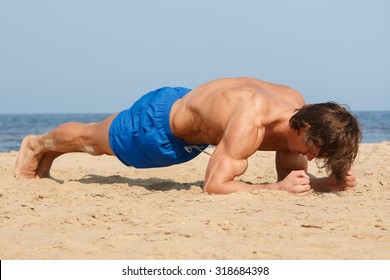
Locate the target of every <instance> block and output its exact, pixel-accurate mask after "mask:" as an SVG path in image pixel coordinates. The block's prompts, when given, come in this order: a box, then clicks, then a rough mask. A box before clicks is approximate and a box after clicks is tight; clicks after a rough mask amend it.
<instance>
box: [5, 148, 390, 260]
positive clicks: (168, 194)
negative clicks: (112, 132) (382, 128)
mask: <svg viewBox="0 0 390 280" xmlns="http://www.w3.org/2000/svg"><path fill="white" fill-rule="evenodd" d="M211 152H212V151H211ZM16 155H17V153H16V152H10V153H2V154H0V171H1V172H0V173H1V174H0V205H1V206H0V236H1V239H0V259H3V260H4V259H94V260H95V259H115V260H117V259H157V260H158V259H243V260H247V259H365V260H366V259H390V249H389V248H390V168H389V162H390V143H378V144H362V145H361V149H360V153H359V156H358V159H357V162H356V164H355V166H354V172H355V174H356V175H357V176H358V179H359V186H358V187H357V188H356V190H355V191H349V192H343V193H312V194H309V195H308V196H305V197H298V196H294V195H291V194H289V193H287V192H284V191H268V190H264V191H253V192H250V193H235V194H230V195H206V194H204V193H202V188H201V186H202V183H203V178H204V177H203V176H204V172H205V170H206V166H207V162H208V159H209V157H208V156H207V155H205V154H202V155H200V156H199V157H198V158H196V159H195V160H193V161H191V162H189V163H185V164H182V165H178V166H173V167H168V168H161V169H145V170H140V169H139V170H137V169H134V168H129V167H125V166H123V165H122V164H121V163H120V162H119V161H118V160H117V159H116V158H114V157H107V156H102V157H92V156H89V155H85V154H69V155H64V156H62V157H60V158H59V159H58V160H57V161H56V162H55V163H54V165H53V168H52V176H53V178H54V179H55V180H52V179H43V180H21V181H17V180H15V179H14V177H13V165H14V163H15V159H16ZM249 164H250V166H249V169H248V171H247V172H246V174H245V175H244V176H241V179H242V180H244V181H249V182H252V183H264V182H274V181H275V178H276V173H275V167H274V153H273V152H259V153H256V154H255V155H254V156H253V157H252V158H251V159H250V163H249ZM310 164H311V165H310V171H311V173H313V174H316V175H321V173H320V171H321V170H318V168H317V167H316V165H315V163H314V162H311V163H310ZM322 175H324V174H323V173H322Z"/></svg>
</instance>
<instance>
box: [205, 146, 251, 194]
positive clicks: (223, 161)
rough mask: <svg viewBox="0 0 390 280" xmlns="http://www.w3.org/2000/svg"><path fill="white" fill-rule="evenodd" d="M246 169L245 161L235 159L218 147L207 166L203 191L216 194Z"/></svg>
mask: <svg viewBox="0 0 390 280" xmlns="http://www.w3.org/2000/svg"><path fill="white" fill-rule="evenodd" d="M247 168H248V161H247V159H235V158H233V157H231V156H229V154H228V153H226V151H225V150H224V149H223V147H221V146H218V147H217V148H216V150H215V151H214V153H213V155H212V157H211V158H210V161H209V164H208V166H207V170H206V177H205V184H204V188H205V189H204V191H205V192H213V193H218V192H219V191H217V190H218V189H219V188H223V185H224V183H227V182H231V181H234V180H235V178H236V177H237V176H240V175H242V174H243V173H244V172H245V171H246V169H247Z"/></svg>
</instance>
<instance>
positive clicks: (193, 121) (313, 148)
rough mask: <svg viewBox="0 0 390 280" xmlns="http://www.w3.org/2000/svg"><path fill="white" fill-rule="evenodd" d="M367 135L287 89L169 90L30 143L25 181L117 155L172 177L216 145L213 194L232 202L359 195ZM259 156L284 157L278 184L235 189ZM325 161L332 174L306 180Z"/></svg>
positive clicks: (210, 171)
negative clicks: (270, 192) (64, 159)
mask: <svg viewBox="0 0 390 280" xmlns="http://www.w3.org/2000/svg"><path fill="white" fill-rule="evenodd" d="M360 140H361V132H360V128H359V124H358V122H357V120H356V118H355V117H354V116H352V115H351V113H350V112H349V111H348V110H347V109H345V108H344V107H342V106H340V105H338V104H336V103H333V102H328V103H321V104H313V105H305V102H304V99H303V97H302V95H301V94H300V93H299V92H297V91H295V90H293V89H291V88H289V87H287V86H283V85H275V84H272V83H268V82H264V81H260V80H256V79H252V78H226V79H218V80H215V81H211V82H209V83H206V84H203V85H201V86H200V87H198V88H196V89H194V90H189V89H186V88H168V87H166V88H162V89H158V90H155V91H152V92H150V93H148V94H146V95H145V96H143V97H142V98H141V99H140V100H138V101H137V102H136V103H135V104H134V105H133V106H132V107H131V108H130V109H128V110H125V111H123V112H121V113H119V114H116V115H113V116H111V117H109V118H107V119H106V120H104V121H102V122H100V123H90V124H82V123H66V124H63V125H61V126H59V127H58V128H56V129H54V130H52V131H50V132H49V133H46V134H44V135H39V136H33V135H30V136H27V137H25V139H24V140H23V142H22V144H21V148H20V152H19V155H18V158H17V161H16V166H15V176H16V178H36V177H38V178H43V177H48V176H49V172H50V168H51V165H52V163H53V161H54V159H55V158H57V157H58V156H60V155H62V154H64V153H69V152H86V153H89V154H91V155H102V154H107V155H115V156H116V157H117V158H118V159H119V160H120V161H122V162H123V163H124V164H126V165H128V166H133V167H136V168H152V167H163V166H169V165H173V164H179V163H182V162H186V161H188V160H191V159H192V158H194V157H196V156H197V155H198V154H199V153H200V152H201V151H202V150H203V149H205V148H206V147H207V145H208V144H212V145H216V148H215V150H214V152H213V154H212V156H211V158H210V161H209V163H208V166H207V170H206V175H205V182H204V191H205V192H207V193H216V194H227V193H232V192H236V191H248V190H254V189H278V190H286V191H289V192H291V193H296V194H305V193H307V192H308V191H309V190H310V189H314V190H317V191H340V190H345V189H346V188H353V187H355V186H356V178H355V176H354V175H353V174H352V173H351V172H350V168H351V166H352V163H353V162H354V160H355V157H356V155H357V151H358V146H359V142H360ZM256 151H276V171H277V175H278V181H277V182H276V183H272V184H260V185H251V184H246V183H244V182H241V181H239V180H236V179H235V177H237V176H239V175H241V174H243V173H244V172H245V170H246V169H247V167H248V158H249V157H250V156H251V155H253V154H254V153H255V152H256ZM313 158H319V159H321V160H322V161H323V163H324V167H326V168H327V169H328V171H329V173H330V175H329V176H328V177H323V178H316V177H314V176H312V175H309V174H308V173H307V167H308V164H307V160H312V159H313Z"/></svg>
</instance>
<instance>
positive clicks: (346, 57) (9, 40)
mask: <svg viewBox="0 0 390 280" xmlns="http://www.w3.org/2000/svg"><path fill="white" fill-rule="evenodd" d="M389 14H390V1H387V0H370V1H368V0H367V1H361V0H355V1H352V0H351V1H350V0H345V1H343V0H338V1H336V0H327V1H313V0H311V1H310V0H305V1H304V0H295V1H288V0H285V1H282V0H274V1H261V0H240V1H229V0H197V1H184V0H164V1H158V0H155V1H151V0H142V1H130V0H127V1H125V0H113V1H100V0H77V1H75V0H62V1H60V0H34V1H29V0H1V1H0V97H1V99H0V113H90V112H108V113H110V112H117V111H120V110H122V109H125V108H128V107H129V106H130V105H131V104H132V103H133V102H134V101H135V100H136V99H138V98H139V97H140V96H141V95H143V94H144V93H146V92H148V91H150V90H153V89H156V88H159V87H162V86H185V87H190V88H194V87H196V86H198V85H200V84H202V83H204V82H207V81H209V80H213V79H216V78H220V77H236V76H250V77H255V78H258V79H262V80H267V81H270V82H274V83H280V84H287V85H290V86H291V87H293V88H295V89H297V90H299V91H300V92H301V93H303V95H304V96H305V99H306V101H307V102H308V103H315V102H323V101H328V100H334V101H337V102H340V103H345V104H348V105H349V106H350V108H351V109H352V110H390V90H389V84H390V17H389Z"/></svg>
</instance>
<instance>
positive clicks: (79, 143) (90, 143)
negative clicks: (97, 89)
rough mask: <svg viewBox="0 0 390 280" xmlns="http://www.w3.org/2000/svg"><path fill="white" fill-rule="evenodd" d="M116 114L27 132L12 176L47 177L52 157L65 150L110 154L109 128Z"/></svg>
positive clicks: (68, 151)
mask: <svg viewBox="0 0 390 280" xmlns="http://www.w3.org/2000/svg"><path fill="white" fill-rule="evenodd" d="M115 117H116V115H113V116H110V117H108V118H107V119H106V120H104V121H102V122H99V123H89V124H83V123H65V124H63V125H61V126H59V127H57V128H55V129H54V130H52V131H50V132H48V133H46V134H43V135H29V136H26V137H25V138H24V139H23V141H22V144H21V146H20V151H19V155H18V157H17V159H16V165H15V177H16V178H17V179H23V178H25V179H32V178H36V177H38V178H45V177H49V176H50V168H51V165H52V163H53V161H54V160H55V159H56V158H57V157H59V156H60V155H62V154H65V153H71V152H85V153H88V154H91V155H103V154H106V155H113V154H114V153H113V151H112V150H111V147H110V142H109V130H110V126H111V123H112V120H113V119H114V118H115Z"/></svg>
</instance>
